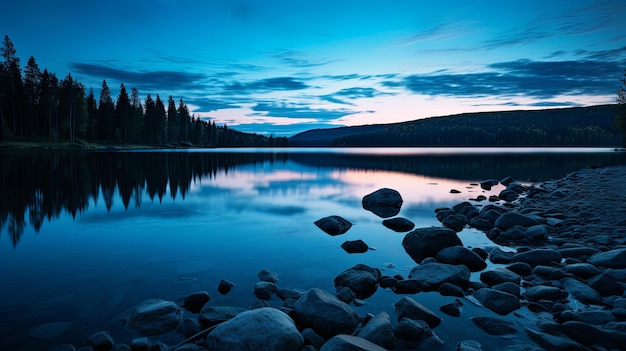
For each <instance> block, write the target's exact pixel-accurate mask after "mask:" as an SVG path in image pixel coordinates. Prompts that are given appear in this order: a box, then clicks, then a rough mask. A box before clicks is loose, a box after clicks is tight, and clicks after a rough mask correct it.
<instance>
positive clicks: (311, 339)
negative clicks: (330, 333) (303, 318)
mask: <svg viewBox="0 0 626 351" xmlns="http://www.w3.org/2000/svg"><path fill="white" fill-rule="evenodd" d="M302 337H304V342H305V343H307V344H311V345H313V346H315V349H316V350H317V349H319V348H320V347H322V345H324V343H325V342H326V340H325V339H324V337H322V336H321V335H319V334H318V333H316V332H315V330H313V329H312V328H305V329H304V330H303V331H302Z"/></svg>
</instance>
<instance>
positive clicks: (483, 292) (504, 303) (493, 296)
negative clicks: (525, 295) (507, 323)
mask: <svg viewBox="0 0 626 351" xmlns="http://www.w3.org/2000/svg"><path fill="white" fill-rule="evenodd" d="M472 296H473V297H474V298H475V299H476V300H478V302H480V303H481V304H482V305H483V306H485V307H487V308H488V309H490V310H492V311H494V312H495V313H497V314H500V315H506V314H509V313H511V312H513V311H515V310H516V309H518V308H519V307H520V305H519V299H518V298H517V296H515V295H511V294H509V293H505V292H502V291H498V290H494V289H489V288H485V289H479V290H477V291H476V292H475V293H474V294H473V295H472Z"/></svg>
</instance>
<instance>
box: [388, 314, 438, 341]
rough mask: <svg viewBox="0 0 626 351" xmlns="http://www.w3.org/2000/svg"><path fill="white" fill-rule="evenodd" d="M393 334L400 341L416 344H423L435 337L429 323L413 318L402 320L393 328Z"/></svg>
mask: <svg viewBox="0 0 626 351" xmlns="http://www.w3.org/2000/svg"><path fill="white" fill-rule="evenodd" d="M393 334H394V335H395V336H396V337H397V338H398V339H403V340H407V341H411V342H414V343H419V342H422V341H424V340H426V339H428V338H429V337H431V336H434V335H435V333H433V331H432V329H431V328H430V326H429V325H428V323H426V322H425V321H423V320H420V319H417V320H416V319H411V318H400V320H399V322H398V323H397V324H396V325H395V326H394V327H393Z"/></svg>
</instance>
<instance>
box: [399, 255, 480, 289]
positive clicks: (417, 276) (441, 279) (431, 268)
mask: <svg viewBox="0 0 626 351" xmlns="http://www.w3.org/2000/svg"><path fill="white" fill-rule="evenodd" d="M409 278H410V279H414V280H417V281H418V282H419V283H420V285H421V289H422V290H425V291H432V290H437V289H439V286H440V285H442V284H443V283H451V284H454V285H456V286H459V287H461V288H465V287H467V284H468V283H469V279H470V271H469V269H467V267H465V266H464V265H451V264H446V263H435V262H432V263H425V264H420V265H419V266H417V267H415V268H413V269H411V272H410V273H409Z"/></svg>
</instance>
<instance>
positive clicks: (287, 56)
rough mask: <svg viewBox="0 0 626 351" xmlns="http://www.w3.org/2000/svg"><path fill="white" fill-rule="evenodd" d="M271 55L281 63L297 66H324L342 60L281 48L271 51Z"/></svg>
mask: <svg viewBox="0 0 626 351" xmlns="http://www.w3.org/2000/svg"><path fill="white" fill-rule="evenodd" d="M269 55H270V56H271V57H273V58H275V59H277V60H278V61H279V62H280V63H282V64H284V65H287V66H290V67H296V68H310V67H318V66H324V65H327V64H329V63H333V62H337V61H340V60H337V59H335V60H330V59H324V58H312V57H309V56H307V55H306V54H305V53H304V52H302V51H294V50H281V51H275V52H270V53H269Z"/></svg>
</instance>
